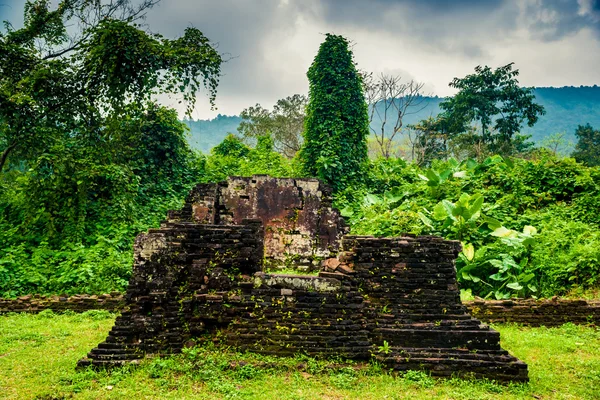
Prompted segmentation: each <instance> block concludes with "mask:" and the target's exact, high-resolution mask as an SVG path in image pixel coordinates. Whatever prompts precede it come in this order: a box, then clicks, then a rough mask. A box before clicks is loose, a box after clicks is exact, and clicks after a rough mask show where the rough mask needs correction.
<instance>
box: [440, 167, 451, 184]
mask: <svg viewBox="0 0 600 400" xmlns="http://www.w3.org/2000/svg"><path fill="white" fill-rule="evenodd" d="M451 174H452V170H451V169H447V170H445V171H442V172H441V173H440V182H444V181H445V180H446V179H448V177H449V176H450V175H451Z"/></svg>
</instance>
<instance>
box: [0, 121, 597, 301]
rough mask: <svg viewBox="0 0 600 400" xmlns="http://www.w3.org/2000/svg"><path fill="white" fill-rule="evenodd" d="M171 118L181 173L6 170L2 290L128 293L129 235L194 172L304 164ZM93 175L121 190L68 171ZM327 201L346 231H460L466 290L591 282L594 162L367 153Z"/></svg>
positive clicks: (170, 202) (538, 292)
mask: <svg viewBox="0 0 600 400" xmlns="http://www.w3.org/2000/svg"><path fill="white" fill-rule="evenodd" d="M173 125H174V126H177V123H176V121H173ZM179 128H180V129H179V130H171V131H167V132H166V133H164V135H165V136H169V135H174V136H175V137H179V138H181V142H180V144H181V146H179V147H173V148H172V150H171V152H172V156H177V158H178V159H179V160H180V164H178V168H179V169H176V170H174V172H175V171H176V172H177V173H172V172H169V173H168V175H163V174H164V170H163V172H162V173H161V172H155V173H156V175H154V177H155V178H154V179H149V178H147V177H144V176H141V174H142V173H144V172H145V173H149V172H152V168H156V165H157V164H155V162H154V159H153V158H150V159H149V160H148V161H147V162H146V163H145V164H144V163H143V162H142V161H139V163H140V164H139V167H138V168H139V169H137V170H136V171H137V173H138V174H140V175H132V176H127V175H124V174H122V173H121V174H120V173H119V168H117V167H113V169H112V170H111V169H108V168H107V167H106V166H101V165H97V164H95V163H94V161H93V157H91V156H90V157H87V158H85V159H84V160H86V161H80V162H79V163H77V165H81V166H85V165H87V167H86V169H82V172H81V173H80V174H75V175H73V178H72V180H67V179H65V178H64V177H62V178H58V177H53V178H51V179H48V180H47V181H42V180H41V179H40V177H39V173H38V172H36V171H34V170H25V171H12V172H11V178H10V179H7V178H6V177H5V179H3V180H2V185H3V187H2V192H1V196H2V198H1V199H0V204H1V207H2V208H1V211H2V214H1V215H2V219H1V220H0V224H1V225H0V239H1V241H2V243H3V244H4V245H3V246H2V248H1V249H0V295H2V296H15V295H19V294H23V293H63V292H64V293H82V292H86V293H100V292H106V291H110V290H123V289H124V288H125V287H126V283H127V280H128V277H129V274H130V270H131V264H132V243H133V239H134V237H135V235H136V234H137V233H140V232H143V231H145V230H146V229H147V228H149V227H152V226H157V225H158V224H159V222H160V220H162V219H164V216H165V214H166V210H167V209H169V208H177V207H179V206H180V205H181V202H182V199H183V198H184V196H185V194H186V192H187V191H188V189H189V188H190V187H191V185H192V184H193V183H194V182H217V181H220V180H223V179H225V178H226V177H227V176H229V175H252V174H270V175H273V176H278V177H291V176H300V175H301V173H300V168H299V165H298V163H297V161H296V160H288V159H286V158H285V157H283V156H282V155H281V154H279V153H277V152H275V151H274V150H273V143H272V140H271V139H270V138H269V137H263V138H261V139H260V140H259V142H258V144H257V145H256V147H254V148H250V147H248V146H246V145H245V144H243V143H242V142H241V141H240V140H239V139H237V138H236V137H234V136H229V137H227V138H226V139H225V140H224V141H223V142H222V143H221V144H220V145H218V146H217V147H215V148H214V149H213V151H212V153H211V154H210V155H203V154H201V153H192V152H191V151H189V149H187V147H186V145H185V144H184V142H183V137H182V132H183V130H182V127H181V126H180V127H179ZM86 163H87V164H86ZM162 164H163V163H159V164H158V165H162ZM83 174H85V175H83ZM89 175H91V176H89ZM165 176H169V178H168V179H164V177H165ZM91 177H92V178H94V179H93V180H91V182H93V183H92V184H89V185H94V186H95V187H96V188H97V189H100V188H101V186H100V183H101V182H102V181H104V180H105V179H114V180H115V181H116V182H114V181H113V183H116V184H114V185H111V187H112V188H114V189H116V188H118V187H123V189H122V190H110V191H109V192H110V193H108V192H104V196H105V198H99V197H98V196H94V197H93V198H89V197H86V196H83V198H82V195H81V193H80V192H78V191H76V190H75V188H78V187H79V186H78V185H77V182H76V181H75V180H81V179H82V178H84V179H90V178H91ZM119 179H122V180H123V181H119ZM79 185H81V183H80V184H79ZM56 187H60V188H61V189H60V190H57V189H55V188H56ZM105 190H106V189H105ZM88 196H89V195H88ZM67 204H71V206H64V205H67ZM336 206H337V207H338V208H339V209H341V210H342V213H343V215H344V216H345V217H346V219H347V220H348V221H349V223H350V225H351V229H352V232H353V233H355V234H372V235H376V236H396V235H400V234H402V233H406V232H407V233H413V234H435V235H441V236H444V237H445V238H448V239H454V240H460V241H461V242H462V243H463V247H464V250H463V252H462V254H460V256H459V259H458V260H457V270H458V278H459V282H460V284H461V287H462V288H463V289H465V290H471V293H472V294H474V295H479V296H482V297H491V298H507V297H510V296H536V297H542V296H545V297H549V296H553V295H559V294H565V293H566V292H568V291H570V290H573V289H575V288H576V289H586V288H594V287H598V285H599V284H600V282H599V281H600V229H599V228H600V168H598V167H586V166H584V165H582V164H580V163H577V162H576V161H575V160H574V159H571V158H557V157H556V156H554V155H552V154H549V153H547V152H544V151H539V152H535V153H533V154H531V155H530V157H529V159H524V158H502V157H500V156H492V157H489V158H487V159H485V160H484V161H482V162H476V161H474V160H470V159H469V160H465V161H462V162H457V161H455V160H453V159H450V160H448V161H442V160H436V161H434V163H433V165H432V166H431V167H430V168H421V167H418V166H416V165H414V164H410V163H407V162H405V161H403V160H401V159H378V160H372V161H370V162H369V164H368V167H367V170H366V172H365V183H364V184H363V185H361V186H353V187H350V188H347V189H346V190H345V191H343V192H340V193H338V194H337V196H336ZM82 207H84V209H85V212H84V213H83V215H82V213H81V208H82ZM49 227H52V229H50V228H49Z"/></svg>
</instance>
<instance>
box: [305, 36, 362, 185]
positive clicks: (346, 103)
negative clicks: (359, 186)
mask: <svg viewBox="0 0 600 400" xmlns="http://www.w3.org/2000/svg"><path fill="white" fill-rule="evenodd" d="M307 75H308V81H309V96H308V97H309V100H308V106H307V112H306V123H305V129H304V145H303V147H302V149H301V150H300V159H301V162H302V165H303V169H304V171H305V173H307V174H308V175H311V176H316V177H318V178H321V179H323V180H324V181H326V182H328V183H329V184H330V185H332V187H333V188H334V190H340V189H343V188H344V187H346V186H348V185H349V184H351V183H355V182H357V181H359V180H360V179H361V172H362V171H361V170H362V167H363V165H364V163H365V162H366V160H367V141H366V139H367V136H368V135H369V115H368V112H367V103H366V102H365V98H364V95H363V88H362V79H361V76H360V74H359V73H358V71H357V70H356V66H355V64H354V60H353V55H352V51H350V49H349V48H348V41H347V40H346V39H345V38H344V37H342V36H339V35H333V34H327V35H326V38H325V41H324V42H323V43H322V44H321V46H320V48H319V52H318V53H317V56H316V57H315V59H314V61H313V63H312V65H311V66H310V68H309V70H308V74H307Z"/></svg>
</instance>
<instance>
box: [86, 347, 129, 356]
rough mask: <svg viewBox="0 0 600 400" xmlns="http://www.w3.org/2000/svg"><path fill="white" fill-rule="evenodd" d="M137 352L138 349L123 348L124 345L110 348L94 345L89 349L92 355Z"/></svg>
mask: <svg viewBox="0 0 600 400" xmlns="http://www.w3.org/2000/svg"><path fill="white" fill-rule="evenodd" d="M137 353H138V351H137V350H136V349H131V348H125V347H121V348H112V349H106V348H101V347H95V348H93V349H92V350H91V351H90V354H94V355H107V354H114V355H117V354H137Z"/></svg>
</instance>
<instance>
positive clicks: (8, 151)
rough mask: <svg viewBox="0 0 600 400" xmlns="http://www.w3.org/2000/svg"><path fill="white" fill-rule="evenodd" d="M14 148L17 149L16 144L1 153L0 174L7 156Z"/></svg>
mask: <svg viewBox="0 0 600 400" xmlns="http://www.w3.org/2000/svg"><path fill="white" fill-rule="evenodd" d="M15 147H17V144H16V143H13V144H11V145H10V146H8V147H7V148H6V149H4V151H3V152H2V157H0V172H2V169H3V168H4V164H5V163H6V160H7V158H8V154H9V153H10V152H11V151H13V150H14V149H15Z"/></svg>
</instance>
